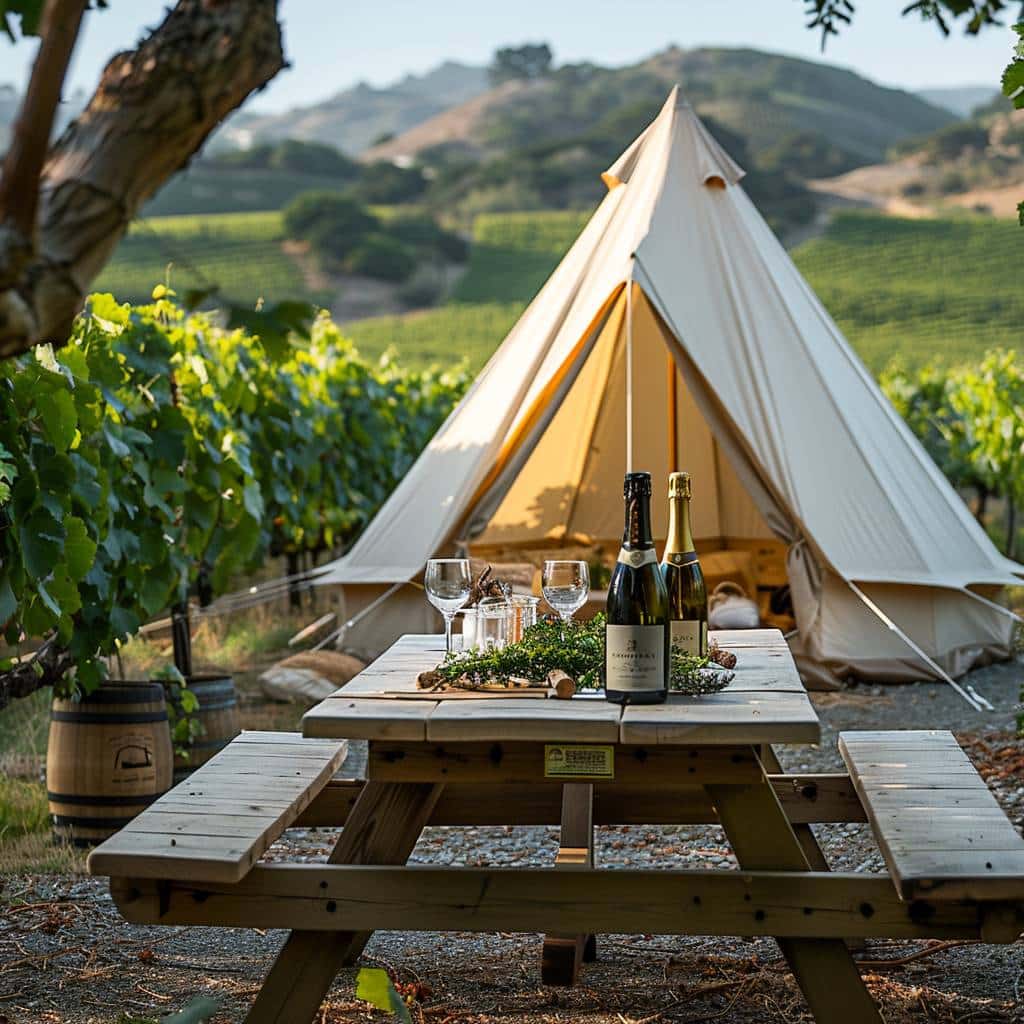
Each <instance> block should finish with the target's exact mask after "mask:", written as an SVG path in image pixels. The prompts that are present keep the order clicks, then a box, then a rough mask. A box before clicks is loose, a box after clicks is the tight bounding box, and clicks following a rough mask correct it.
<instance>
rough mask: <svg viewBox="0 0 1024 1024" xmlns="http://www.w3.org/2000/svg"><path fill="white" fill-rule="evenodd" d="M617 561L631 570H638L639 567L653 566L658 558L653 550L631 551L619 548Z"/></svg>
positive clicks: (637, 549)
mask: <svg viewBox="0 0 1024 1024" xmlns="http://www.w3.org/2000/svg"><path fill="white" fill-rule="evenodd" d="M617 561H619V562H621V563H622V564H623V565H628V566H630V567H631V568H633V569H639V568H640V566H641V565H653V564H654V563H655V562H657V561H658V556H657V555H656V554H655V553H654V548H635V549H634V550H632V551H630V550H628V549H626V548H619V557H618V559H617Z"/></svg>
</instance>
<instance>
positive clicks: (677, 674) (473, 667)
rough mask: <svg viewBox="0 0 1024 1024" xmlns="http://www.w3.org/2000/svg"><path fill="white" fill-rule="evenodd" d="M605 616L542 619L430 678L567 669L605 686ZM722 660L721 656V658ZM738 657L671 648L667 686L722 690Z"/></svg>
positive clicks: (448, 662)
mask: <svg viewBox="0 0 1024 1024" xmlns="http://www.w3.org/2000/svg"><path fill="white" fill-rule="evenodd" d="M604 626H605V617H604V615H603V614H598V615H595V616H594V618H592V619H590V620H589V621H586V622H577V621H573V622H571V623H569V624H568V625H563V624H562V623H561V622H547V621H541V622H538V623H537V624H536V625H534V626H531V627H530V628H529V629H527V630H526V632H525V633H524V634H523V638H522V640H520V641H518V642H517V643H513V644H508V645H506V646H505V647H502V648H489V649H487V650H483V651H465V652H453V653H451V654H448V655H446V656H445V659H444V661H443V662H441V664H440V665H438V666H437V668H436V669H435V670H434V672H432V673H430V674H431V676H436V679H437V683H438V684H439V685H441V686H444V685H448V686H452V687H455V686H461V687H464V686H465V683H466V682H467V681H468V682H469V683H476V684H484V683H502V682H504V683H509V682H510V680H513V679H526V680H530V681H532V682H542V681H544V680H546V679H548V678H549V675H550V673H552V672H564V673H566V675H568V676H569V677H570V678H571V679H573V680H574V681H575V683H576V689H577V690H590V689H601V688H602V685H603V684H602V681H601V672H602V669H603V667H604ZM719 659H720V660H719ZM735 664H736V659H735V656H734V655H732V654H730V653H728V652H725V651H720V650H719V649H718V648H717V647H714V646H713V647H712V649H711V650H710V651H709V653H708V656H707V657H699V656H696V655H692V654H687V653H686V652H685V651H683V649H682V648H681V647H679V646H678V645H674V646H673V648H672V667H671V671H670V673H669V689H670V690H671V691H672V692H674V693H683V694H686V695H688V696H691V697H697V696H700V695H702V694H706V693H717V692H718V691H720V690H724V689H725V687H726V686H728V685H729V683H730V682H731V681H732V679H733V673H732V672H731V671H729V670H730V669H731V668H733V667H734V666H735Z"/></svg>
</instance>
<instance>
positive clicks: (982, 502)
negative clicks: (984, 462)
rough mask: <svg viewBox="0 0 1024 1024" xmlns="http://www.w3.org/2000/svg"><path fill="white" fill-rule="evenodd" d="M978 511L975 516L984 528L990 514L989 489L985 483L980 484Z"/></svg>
mask: <svg viewBox="0 0 1024 1024" xmlns="http://www.w3.org/2000/svg"><path fill="white" fill-rule="evenodd" d="M977 490H978V511H977V512H976V513H975V516H974V518H975V519H977V520H978V525H979V526H981V527H982V529H984V527H985V518H986V516H987V515H988V497H989V489H988V488H987V487H986V486H985V485H984V484H978V488H977Z"/></svg>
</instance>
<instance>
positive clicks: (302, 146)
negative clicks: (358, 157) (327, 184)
mask: <svg viewBox="0 0 1024 1024" xmlns="http://www.w3.org/2000/svg"><path fill="white" fill-rule="evenodd" d="M267 166H269V167H272V168H275V169H277V170H282V171H296V172H298V173H300V174H321V175H325V176H327V175H335V176H337V177H338V178H342V179H346V180H351V179H353V178H356V177H358V176H359V172H360V167H359V164H357V163H356V162H355V161H354V160H349V158H348V157H347V156H345V155H344V154H342V153H340V152H339V151H338V150H336V149H335V148H334V147H333V146H326V145H324V144H323V143H322V142H301V141H300V140H299V139H284V140H283V141H282V142H279V143H278V144H277V145H276V146H274V147H273V149H271V151H270V153H269V156H268V160H267Z"/></svg>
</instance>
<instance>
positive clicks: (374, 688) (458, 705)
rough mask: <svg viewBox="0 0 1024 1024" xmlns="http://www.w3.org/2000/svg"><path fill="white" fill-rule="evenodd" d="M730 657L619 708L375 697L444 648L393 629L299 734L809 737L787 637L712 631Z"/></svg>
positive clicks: (712, 739)
mask: <svg viewBox="0 0 1024 1024" xmlns="http://www.w3.org/2000/svg"><path fill="white" fill-rule="evenodd" d="M711 637H712V639H714V640H716V641H717V643H718V645H719V646H720V647H721V648H723V649H724V650H732V651H734V652H735V653H736V656H737V659H738V661H737V666H736V672H735V678H734V679H733V680H732V682H731V683H730V684H729V686H728V687H727V688H726V689H725V690H723V691H722V692H720V693H717V694H710V695H708V696H705V697H683V696H681V695H670V697H669V700H668V701H667V702H666V703H665V704H659V705H653V706H651V707H647V708H644V707H629V708H626V709H625V710H623V709H622V708H620V707H619V706H618V705H617V704H611V703H609V702H608V701H605V700H602V699H600V698H596V699H595V698H593V697H577V698H574V699H573V700H569V701H562V700H518V699H513V698H508V699H506V698H488V699H485V700H460V701H450V700H449V701H431V700H423V699H416V700H412V699H410V700H402V699H401V698H394V697H384V696H380V697H375V696H374V695H375V694H384V693H389V694H393V693H395V692H401V691H405V690H408V691H410V692H415V690H416V676H417V674H418V673H420V672H422V671H425V670H427V669H431V668H434V667H435V666H436V665H437V663H438V662H439V661H440V660H441V659H442V658H443V657H444V637H442V636H433V635H426V636H425V635H414V634H410V635H407V636H403V637H402V638H401V639H400V640H398V641H396V643H395V644H394V645H392V647H390V648H389V649H388V650H387V651H385V652H384V654H382V655H381V656H380V657H379V658H378V659H377V660H376V661H374V662H373V663H372V664H371V665H369V666H368V667H367V668H366V669H365V670H364V671H362V672H360V673H359V675H358V676H356V677H355V678H354V679H353V680H352V681H351V682H349V683H348V684H347V685H345V686H343V687H342V688H341V689H340V690H337V691H335V693H333V694H332V695H331V696H330V697H328V698H327V699H326V700H323V701H321V702H320V703H319V704H318V705H316V707H314V708H312V709H311V710H310V711H308V712H307V713H306V715H305V717H304V718H303V720H302V729H303V734H304V735H306V736H313V737H321V738H339V739H342V738H344V739H367V740H400V741H409V742H440V741H444V742H446V743H448V742H456V741H466V742H479V741H508V742H512V741H537V742H545V743H615V742H619V743H624V744H643V745H650V744H680V743H682V744H687V743H693V744H700V745H708V744H747V743H753V744H759V743H816V742H818V739H819V738H820V726H819V723H818V716H817V714H816V713H815V710H814V706H813V705H812V704H811V702H810V700H809V699H808V697H807V693H806V691H805V690H804V686H803V683H802V682H801V681H800V675H799V673H798V672H797V668H796V665H795V663H794V662H793V657H792V655H791V654H790V651H789V646H788V645H787V644H786V641H785V640H784V639H783V636H782V634H781V633H780V632H779V631H778V630H777V629H757V630H720V631H713V632H712V633H711Z"/></svg>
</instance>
